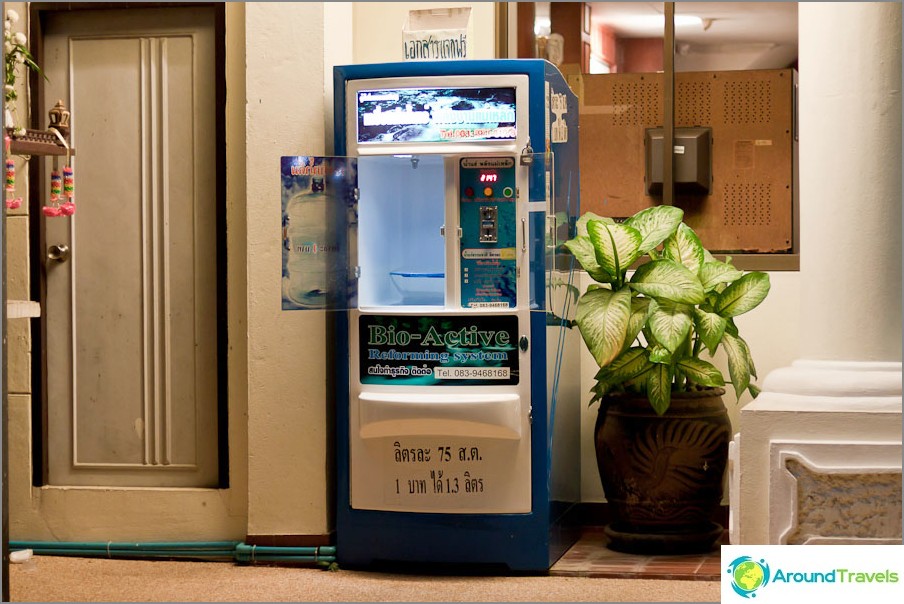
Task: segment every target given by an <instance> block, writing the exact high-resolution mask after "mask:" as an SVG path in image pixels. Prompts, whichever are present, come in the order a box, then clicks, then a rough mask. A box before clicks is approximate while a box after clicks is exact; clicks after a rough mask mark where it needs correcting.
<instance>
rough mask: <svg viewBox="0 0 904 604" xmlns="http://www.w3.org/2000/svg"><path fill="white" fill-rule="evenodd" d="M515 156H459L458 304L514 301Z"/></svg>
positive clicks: (510, 303)
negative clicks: (459, 255) (459, 270)
mask: <svg viewBox="0 0 904 604" xmlns="http://www.w3.org/2000/svg"><path fill="white" fill-rule="evenodd" d="M515 166H516V162H515V159H514V158H513V157H463V158H461V160H460V163H459V173H458V176H459V178H458V182H459V192H460V203H459V210H460V213H459V224H460V225H461V276H460V279H461V305H462V307H464V308H514V307H515V306H516V305H517V295H516V293H517V283H516V279H517V274H518V271H517V266H516V257H515V250H516V247H517V228H516V203H515V198H516V188H515V183H516V174H515Z"/></svg>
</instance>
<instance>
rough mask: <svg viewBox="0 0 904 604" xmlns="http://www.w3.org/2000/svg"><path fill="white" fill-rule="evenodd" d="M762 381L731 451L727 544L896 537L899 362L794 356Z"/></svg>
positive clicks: (889, 539) (888, 539)
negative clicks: (784, 365) (807, 359)
mask: <svg viewBox="0 0 904 604" xmlns="http://www.w3.org/2000/svg"><path fill="white" fill-rule="evenodd" d="M763 386H764V391H763V393H762V394H760V396H758V397H757V398H756V399H755V400H754V401H753V402H752V403H750V404H749V405H747V406H746V407H745V408H744V409H742V410H741V422H740V423H741V431H740V433H739V434H737V435H736V436H735V439H734V441H733V443H732V447H731V453H730V456H731V460H730V463H729V484H730V488H729V500H730V505H731V522H730V534H731V543H732V544H798V545H800V544H808V543H809V544H817V543H901V539H902V531H901V516H902V507H901V454H902V451H901V363H865V362H864V363H858V362H839V361H803V360H801V361H796V362H795V363H793V364H792V366H791V367H787V368H783V369H780V370H778V371H775V372H773V373H771V374H770V375H769V377H768V378H767V380H766V382H765V383H764V385H763ZM740 468H743V472H741V471H740Z"/></svg>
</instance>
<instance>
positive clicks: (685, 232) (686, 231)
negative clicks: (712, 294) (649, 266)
mask: <svg viewBox="0 0 904 604" xmlns="http://www.w3.org/2000/svg"><path fill="white" fill-rule="evenodd" d="M662 257H663V258H668V259H669V260H674V261H675V262H677V263H678V264H683V265H684V266H685V267H687V270H689V271H690V272H691V273H693V274H695V275H696V274H698V273H699V272H700V267H701V266H703V257H704V256H703V244H702V243H700V238H699V237H697V234H696V233H695V232H694V230H693V229H692V228H691V227H689V226H687V225H686V224H684V223H683V222H682V223H681V224H679V225H678V229H677V230H676V231H675V232H674V233H673V234H672V236H671V237H669V238H668V239H666V240H665V243H664V244H663V246H662ZM704 289H705V287H704Z"/></svg>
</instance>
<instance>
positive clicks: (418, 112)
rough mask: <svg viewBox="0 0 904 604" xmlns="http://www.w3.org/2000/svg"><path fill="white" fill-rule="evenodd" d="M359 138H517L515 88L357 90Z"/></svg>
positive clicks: (378, 140) (422, 140) (387, 140)
mask: <svg viewBox="0 0 904 604" xmlns="http://www.w3.org/2000/svg"><path fill="white" fill-rule="evenodd" d="M357 110H358V142H359V143H393V142H405V143H412V142H416V143H442V142H471V141H486V140H515V138H516V128H515V88H514V87H507V88H399V89H393V90H361V91H359V92H358V102H357Z"/></svg>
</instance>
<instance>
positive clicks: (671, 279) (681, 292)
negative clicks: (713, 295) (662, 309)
mask: <svg viewBox="0 0 904 604" xmlns="http://www.w3.org/2000/svg"><path fill="white" fill-rule="evenodd" d="M631 289H633V290H634V291H636V292H639V293H641V294H643V295H645V296H649V297H651V298H656V299H659V300H671V301H672V302H680V303H681V304H700V303H701V302H703V299H704V295H703V286H702V285H700V280H699V279H697V276H696V275H694V274H693V273H691V272H690V271H689V270H687V268H685V267H684V266H683V265H681V264H678V263H677V262H674V261H673V260H654V261H653V262H648V263H646V264H642V265H640V267H638V269H637V270H636V271H635V272H634V276H633V277H632V278H631Z"/></svg>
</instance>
